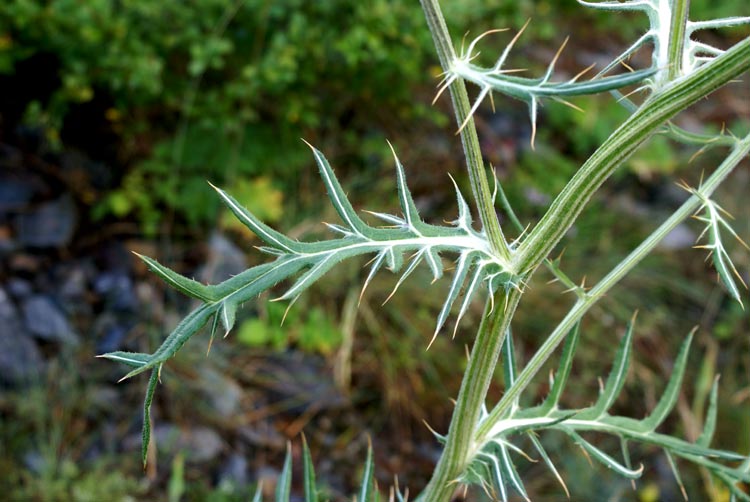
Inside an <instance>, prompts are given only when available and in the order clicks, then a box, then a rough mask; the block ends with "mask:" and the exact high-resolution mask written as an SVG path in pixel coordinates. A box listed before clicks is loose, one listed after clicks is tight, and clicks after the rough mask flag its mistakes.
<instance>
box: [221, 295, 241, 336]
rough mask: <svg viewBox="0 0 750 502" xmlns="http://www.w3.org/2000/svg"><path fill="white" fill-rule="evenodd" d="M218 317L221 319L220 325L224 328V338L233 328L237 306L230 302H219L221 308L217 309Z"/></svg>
mask: <svg viewBox="0 0 750 502" xmlns="http://www.w3.org/2000/svg"><path fill="white" fill-rule="evenodd" d="M219 315H220V317H221V324H222V326H224V332H225V336H226V334H228V333H229V332H230V331H232V328H233V327H234V320H235V317H236V316H237V304H236V303H234V302H230V301H226V300H225V301H223V302H221V308H220V309H219Z"/></svg>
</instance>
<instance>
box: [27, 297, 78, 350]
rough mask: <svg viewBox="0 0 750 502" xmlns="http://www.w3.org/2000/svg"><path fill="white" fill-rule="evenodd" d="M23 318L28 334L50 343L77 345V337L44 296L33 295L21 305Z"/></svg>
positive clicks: (55, 307) (51, 302) (52, 303)
mask: <svg viewBox="0 0 750 502" xmlns="http://www.w3.org/2000/svg"><path fill="white" fill-rule="evenodd" d="M22 308H23V318H24V322H25V324H26V329H28V330H29V332H30V333H31V334H32V335H34V336H36V337H37V338H41V339H42V340H47V341H51V342H59V343H63V344H66V345H78V343H79V340H78V335H77V334H76V333H75V332H74V331H73V328H72V327H71V326H70V323H68V320H67V319H66V318H65V315H64V314H63V313H62V311H61V310H60V309H59V308H58V307H57V305H55V303H54V302H53V301H52V300H51V299H49V298H48V297H47V296H44V295H34V296H31V297H29V298H28V299H27V300H26V301H24V303H23V307H22Z"/></svg>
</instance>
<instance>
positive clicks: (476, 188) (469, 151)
mask: <svg viewBox="0 0 750 502" xmlns="http://www.w3.org/2000/svg"><path fill="white" fill-rule="evenodd" d="M421 3H422V9H423V10H424V13H425V17H426V18H427V25H428V26H429V28H430V33H432V40H433V42H434V43H435V49H436V50H437V54H438V58H439V60H440V66H441V67H442V68H443V71H446V70H448V68H449V67H450V65H451V64H452V62H453V60H454V59H455V58H456V53H455V50H454V49H453V42H452V41H451V38H450V34H449V33H448V26H447V25H446V24H445V19H444V18H443V13H442V11H441V10H440V5H439V4H438V1H437V0H421ZM450 95H451V100H452V102H453V110H454V112H455V114H456V123H457V124H459V125H460V124H463V123H464V121H466V119H467V117H469V116H470V111H471V103H470V102H469V96H468V94H467V93H466V84H464V82H463V80H461V79H456V81H454V82H453V84H451V86H450ZM460 134H461V143H462V144H463V148H464V156H465V157H466V167H467V169H468V171H469V182H470V183H471V191H472V193H473V195H474V201H475V202H476V204H477V209H478V210H479V218H480V220H481V222H482V228H483V229H484V230H485V232H486V234H487V239H488V240H489V242H490V246H491V247H492V250H493V252H494V253H496V254H497V255H498V256H499V257H501V258H503V259H505V260H507V261H508V262H510V248H509V247H508V242H507V241H506V240H505V236H504V235H503V231H502V229H501V228H500V222H499V221H498V218H497V214H496V213H495V207H494V204H493V200H492V191H491V190H490V184H489V182H488V180H487V171H486V170H485V168H484V162H483V161H482V150H481V148H480V147H479V137H478V136H477V130H476V127H475V126H474V119H473V118H469V120H468V122H467V123H466V125H465V126H464V127H463V128H462V129H461V132H460Z"/></svg>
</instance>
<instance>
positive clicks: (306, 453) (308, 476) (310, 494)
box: [302, 435, 318, 502]
mask: <svg viewBox="0 0 750 502" xmlns="http://www.w3.org/2000/svg"><path fill="white" fill-rule="evenodd" d="M302 468H303V476H302V484H303V486H304V494H305V502H318V489H317V487H316V484H315V467H314V466H313V462H312V456H311V455H310V448H309V447H308V446H307V439H306V438H305V436H304V435H303V436H302Z"/></svg>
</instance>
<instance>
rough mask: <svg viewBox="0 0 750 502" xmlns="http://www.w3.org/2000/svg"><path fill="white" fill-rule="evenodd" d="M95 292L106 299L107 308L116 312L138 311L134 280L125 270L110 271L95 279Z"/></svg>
mask: <svg viewBox="0 0 750 502" xmlns="http://www.w3.org/2000/svg"><path fill="white" fill-rule="evenodd" d="M94 291H96V292H97V293H98V294H99V295H101V296H102V297H104V303H105V307H106V308H107V309H108V310H113V311H116V312H134V311H136V310H138V298H137V297H136V295H135V290H134V287H133V280H132V279H131V278H130V276H129V275H128V273H127V271H125V270H119V269H114V270H108V271H106V272H103V273H101V274H100V275H99V276H98V277H97V278H96V279H94Z"/></svg>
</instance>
